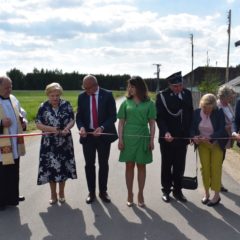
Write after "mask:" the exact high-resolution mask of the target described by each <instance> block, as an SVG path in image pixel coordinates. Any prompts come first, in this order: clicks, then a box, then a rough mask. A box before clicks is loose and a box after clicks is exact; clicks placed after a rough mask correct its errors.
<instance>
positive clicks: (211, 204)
mask: <svg viewBox="0 0 240 240" xmlns="http://www.w3.org/2000/svg"><path fill="white" fill-rule="evenodd" d="M220 201H221V198H220V197H219V198H218V200H217V201H215V202H212V201H209V202H208V203H207V206H208V207H213V206H216V205H218V204H219V203H220Z"/></svg>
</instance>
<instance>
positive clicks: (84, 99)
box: [76, 75, 118, 204]
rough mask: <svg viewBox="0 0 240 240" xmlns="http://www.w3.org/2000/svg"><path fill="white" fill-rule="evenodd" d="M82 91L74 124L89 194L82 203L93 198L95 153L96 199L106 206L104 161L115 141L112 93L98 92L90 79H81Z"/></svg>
mask: <svg viewBox="0 0 240 240" xmlns="http://www.w3.org/2000/svg"><path fill="white" fill-rule="evenodd" d="M83 89H85V91H84V92H83V93H81V94H80V95H79V97H78V110H77V116H76V122H77V126H78V129H79V134H80V143H81V144H82V147H83V154H84V158H85V173H86V178H87V185H88V190H89V194H88V197H87V199H86V203H88V204H90V203H92V202H93V201H94V200H95V198H96V170H95V160H96V153H98V163H99V171H98V184H99V197H100V198H101V199H102V200H103V201H104V202H107V203H109V202H111V199H110V197H109V195H108V193H107V181H108V171H109V167H108V159H109V154H110V148H111V143H112V142H113V141H115V140H116V139H117V138H118V137H117V131H116V128H115V124H114V123H115V122H116V103H115V100H114V98H113V95H112V93H111V92H110V91H107V90H105V89H102V88H100V87H99V85H98V82H97V79H96V77H95V76H93V75H87V76H85V77H84V79H83ZM102 133H109V134H110V135H107V134H102Z"/></svg>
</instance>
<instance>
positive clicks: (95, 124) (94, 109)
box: [92, 94, 98, 129]
mask: <svg viewBox="0 0 240 240" xmlns="http://www.w3.org/2000/svg"><path fill="white" fill-rule="evenodd" d="M92 120H93V128H94V129H96V128H98V113H97V104H96V98H95V94H92Z"/></svg>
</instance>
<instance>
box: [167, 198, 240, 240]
mask: <svg viewBox="0 0 240 240" xmlns="http://www.w3.org/2000/svg"><path fill="white" fill-rule="evenodd" d="M172 206H173V207H174V208H176V210H177V211H179V213H180V214H182V216H183V217H184V218H185V219H186V220H187V221H188V224H189V225H190V226H191V227H192V228H193V229H195V230H196V231H197V232H198V233H200V234H201V235H203V236H205V238H206V239H211V240H220V239H240V232H239V215H237V214H233V212H231V213H230V212H229V209H226V208H225V207H224V206H223V205H222V204H220V205H218V206H216V207H215V208H214V209H212V210H216V211H217V212H219V213H220V214H221V215H222V216H223V218H227V219H228V221H229V222H231V224H230V223H229V222H225V221H223V220H221V219H219V218H216V217H215V216H213V215H212V214H211V213H210V211H209V210H210V208H209V207H208V206H206V210H203V209H202V208H199V207H197V206H196V205H194V204H193V203H191V202H188V203H187V204H181V203H178V202H174V203H173V204H172ZM230 217H233V219H231V220H230V219H229V218H230ZM233 223H234V225H235V227H233V226H232V224H233ZM236 224H237V225H238V229H236Z"/></svg>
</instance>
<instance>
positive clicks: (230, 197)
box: [221, 191, 240, 207]
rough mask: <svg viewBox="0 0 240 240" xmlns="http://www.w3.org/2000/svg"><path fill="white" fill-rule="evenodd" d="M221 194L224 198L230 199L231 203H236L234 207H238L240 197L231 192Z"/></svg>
mask: <svg viewBox="0 0 240 240" xmlns="http://www.w3.org/2000/svg"><path fill="white" fill-rule="evenodd" d="M221 194H223V195H224V196H225V197H227V198H229V199H231V200H232V201H234V202H235V203H236V205H237V206H239V207H240V197H239V194H238V195H237V194H235V193H233V192H230V191H228V192H226V193H225V192H222V193H221Z"/></svg>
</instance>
